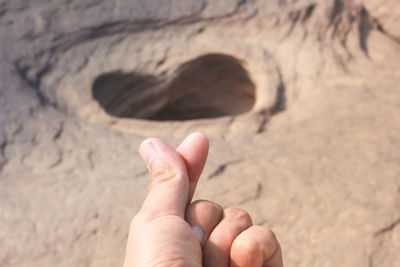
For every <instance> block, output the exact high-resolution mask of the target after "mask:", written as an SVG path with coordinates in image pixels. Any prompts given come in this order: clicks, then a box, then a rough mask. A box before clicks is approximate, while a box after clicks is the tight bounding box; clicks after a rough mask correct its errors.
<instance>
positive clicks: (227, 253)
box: [124, 133, 283, 267]
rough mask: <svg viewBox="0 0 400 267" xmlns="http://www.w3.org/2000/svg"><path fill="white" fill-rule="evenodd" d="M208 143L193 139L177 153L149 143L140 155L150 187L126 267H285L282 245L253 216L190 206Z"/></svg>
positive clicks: (137, 219)
mask: <svg viewBox="0 0 400 267" xmlns="http://www.w3.org/2000/svg"><path fill="white" fill-rule="evenodd" d="M208 146H209V144H208V139H207V138H206V137H205V136H204V135H202V134H200V133H193V134H191V135H189V136H188V137H186V138H185V140H184V141H183V142H182V143H181V144H180V145H179V147H178V148H177V149H176V150H174V149H173V148H171V147H169V146H168V145H167V144H165V143H164V142H163V141H161V140H160V139H156V138H150V139H146V140H145V141H144V142H143V143H142V145H141V146H140V149H139V152H140V155H141V157H142V159H143V160H144V161H145V162H146V164H147V166H148V168H149V172H150V176H151V181H150V185H149V188H148V193H147V196H146V199H145V201H144V203H143V205H142V207H141V209H140V211H139V212H138V213H137V214H136V216H135V217H134V219H133V220H132V223H131V226H130V231H129V237H128V245H127V250H126V256H125V263H124V267H147V266H159V267H161V266H173V267H183V266H185V267H186V266H190V267H197V266H207V267H214V266H218V267H225V266H232V267H233V266H235V267H236V266H237V267H259V266H268V267H282V266H283V263H282V253H281V248H280V245H279V243H278V241H277V239H276V238H275V235H274V234H273V232H272V231H271V230H270V229H268V228H267V227H263V226H256V225H252V221H251V218H250V216H249V215H248V213H246V212H245V211H243V210H240V209H233V208H227V209H222V208H221V207H220V206H219V205H217V204H215V203H212V202H209V201H204V200H200V201H195V202H193V203H191V200H192V197H193V194H194V191H195V189H196V184H197V181H198V179H199V177H200V174H201V172H202V170H203V167H204V164H205V162H206V159H207V154H208Z"/></svg>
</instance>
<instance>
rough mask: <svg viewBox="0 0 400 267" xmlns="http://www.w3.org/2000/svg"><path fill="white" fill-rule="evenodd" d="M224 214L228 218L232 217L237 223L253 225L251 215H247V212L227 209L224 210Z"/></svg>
mask: <svg viewBox="0 0 400 267" xmlns="http://www.w3.org/2000/svg"><path fill="white" fill-rule="evenodd" d="M224 212H225V216H226V217H231V218H232V219H235V220H237V221H242V222H246V223H250V224H251V223H252V222H251V217H250V215H249V213H247V212H246V211H245V210H242V209H238V208H227V209H225V210H224Z"/></svg>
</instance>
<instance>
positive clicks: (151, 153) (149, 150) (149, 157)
mask: <svg viewBox="0 0 400 267" xmlns="http://www.w3.org/2000/svg"><path fill="white" fill-rule="evenodd" d="M156 154H157V151H156V148H155V147H154V145H153V144H152V143H150V142H149V143H143V144H142V146H141V148H140V155H141V156H142V158H143V160H144V162H145V163H146V166H147V168H148V169H150V166H151V163H152V161H153V160H154V158H155V157H156Z"/></svg>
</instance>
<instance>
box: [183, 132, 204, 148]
mask: <svg viewBox="0 0 400 267" xmlns="http://www.w3.org/2000/svg"><path fill="white" fill-rule="evenodd" d="M193 142H195V143H196V144H197V145H199V146H201V147H203V148H206V149H207V150H208V148H209V146H210V142H209V140H208V137H207V136H206V135H205V134H203V133H201V132H193V133H191V134H189V135H188V136H186V137H185V139H184V140H183V141H182V143H181V144H180V145H179V146H178V148H177V150H180V149H184V148H185V147H186V146H187V145H189V144H191V145H192V143H193Z"/></svg>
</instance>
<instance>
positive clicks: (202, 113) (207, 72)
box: [92, 54, 255, 121]
mask: <svg viewBox="0 0 400 267" xmlns="http://www.w3.org/2000/svg"><path fill="white" fill-rule="evenodd" d="M92 93H93V97H94V99H95V100H97V101H98V102H99V104H100V105H101V106H102V107H103V108H104V110H105V111H106V112H107V113H108V114H110V115H112V116H116V117H122V118H140V119H148V120H160V121H163V120H191V119H201V118H215V117H220V116H227V115H238V114H241V113H244V112H246V111H249V110H251V108H252V107H253V105H254V103H255V86H254V84H253V82H252V81H251V79H250V77H249V74H248V73H247V71H246V69H245V68H244V67H243V63H242V62H241V61H240V60H238V59H236V58H235V57H232V56H228V55H223V54H208V55H204V56H201V57H198V58H196V59H193V60H190V61H188V62H186V63H184V64H182V65H181V66H180V67H179V69H178V70H177V71H176V73H175V75H174V77H173V78H170V79H159V78H157V77H155V76H151V75H143V74H139V73H134V72H133V73H122V72H120V71H116V72H111V73H105V74H102V75H100V76H98V77H97V78H96V80H95V81H94V83H93V87H92Z"/></svg>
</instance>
